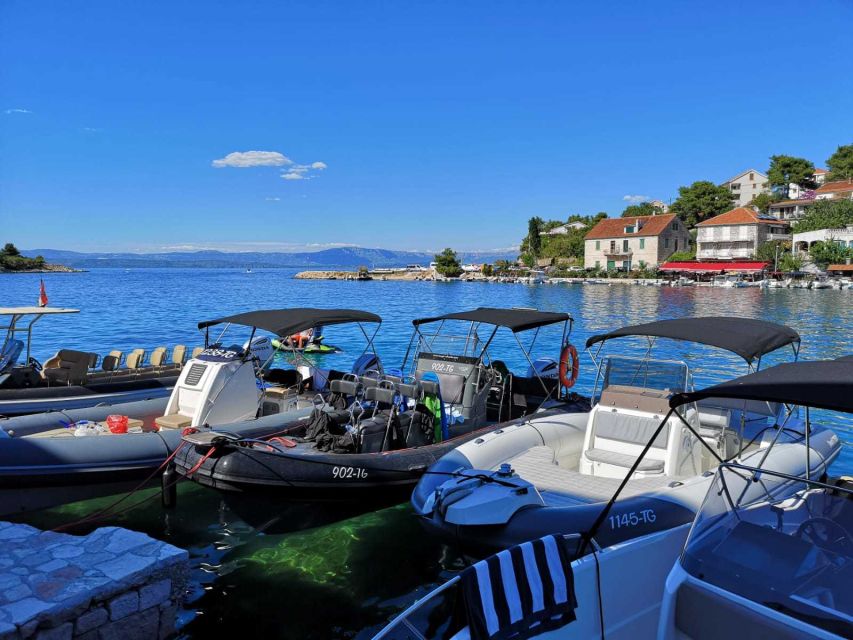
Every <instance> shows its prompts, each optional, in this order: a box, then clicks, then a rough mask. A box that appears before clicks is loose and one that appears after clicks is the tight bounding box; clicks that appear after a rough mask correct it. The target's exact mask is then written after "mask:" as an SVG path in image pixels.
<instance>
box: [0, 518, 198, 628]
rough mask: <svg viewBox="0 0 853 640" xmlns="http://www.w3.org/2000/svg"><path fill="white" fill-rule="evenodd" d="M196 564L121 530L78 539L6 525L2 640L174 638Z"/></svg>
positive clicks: (1, 562)
mask: <svg viewBox="0 0 853 640" xmlns="http://www.w3.org/2000/svg"><path fill="white" fill-rule="evenodd" d="M188 560H189V556H188V554H187V552H186V551H184V550H183V549H179V548H177V547H174V546H172V545H170V544H167V543H165V542H160V541H158V540H154V539H153V538H150V537H149V536H147V535H145V534H142V533H137V532H135V531H128V530H127V529H121V528H118V527H104V528H101V529H97V530H95V531H93V532H92V533H90V534H89V535H86V536H72V535H67V534H62V533H54V532H51V531H40V530H38V529H35V528H33V527H30V526H28V525H24V524H12V523H8V522H0V640H23V639H25V638H34V639H35V640H59V639H63V640H65V639H70V638H80V639H85V640H113V639H116V640H134V639H136V638H139V639H140V640H141V639H143V638H145V639H148V638H161V639H162V638H167V637H169V636H171V635H173V634H174V632H175V618H176V614H177V610H178V607H179V605H180V601H181V598H182V595H183V593H184V591H185V586H186V580H187V575H188V572H189V568H188Z"/></svg>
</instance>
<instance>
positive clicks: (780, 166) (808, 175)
mask: <svg viewBox="0 0 853 640" xmlns="http://www.w3.org/2000/svg"><path fill="white" fill-rule="evenodd" d="M767 178H768V180H769V181H770V186H771V187H773V189H774V190H775V191H777V192H778V193H782V194H784V196H785V197H786V198H787V197H788V191H789V188H790V185H791V184H796V185H799V186H800V187H802V188H804V189H812V188H814V186H815V181H814V163H812V162H811V161H809V160H806V159H805V158H795V157H794V156H782V155H780V156H770V168H769V169H768V170H767Z"/></svg>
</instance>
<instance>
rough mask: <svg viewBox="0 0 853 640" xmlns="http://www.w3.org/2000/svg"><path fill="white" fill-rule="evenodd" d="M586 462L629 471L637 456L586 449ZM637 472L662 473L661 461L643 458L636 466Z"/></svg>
mask: <svg viewBox="0 0 853 640" xmlns="http://www.w3.org/2000/svg"><path fill="white" fill-rule="evenodd" d="M585 455H586V457H587V459H588V460H592V461H593V462H603V463H604V464H612V465H615V466H617V467H624V468H625V469H630V468H631V467H632V466H633V465H634V462H635V461H636V460H637V456H629V455H626V454H624V453H616V452H615V451H605V450H604V449H588V450H587V451H586V452H585ZM637 471H655V472H659V473H663V460H650V459H649V458H643V459H642V460H641V461H640V464H639V465H637Z"/></svg>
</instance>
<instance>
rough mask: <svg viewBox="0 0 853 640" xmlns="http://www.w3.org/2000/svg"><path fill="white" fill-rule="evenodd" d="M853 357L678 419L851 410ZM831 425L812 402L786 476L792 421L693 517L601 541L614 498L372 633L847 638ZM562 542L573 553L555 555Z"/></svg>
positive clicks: (672, 407)
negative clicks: (750, 408)
mask: <svg viewBox="0 0 853 640" xmlns="http://www.w3.org/2000/svg"><path fill="white" fill-rule="evenodd" d="M851 365H853V362H849V361H848V362H843V361H820V362H794V363H788V364H782V365H779V366H776V367H772V368H768V369H765V370H763V371H759V372H756V373H752V374H749V375H746V376H743V377H740V378H737V379H735V380H732V381H730V382H725V383H722V384H719V385H716V386H713V387H710V388H707V389H703V390H701V391H697V392H694V393H683V394H675V395H673V396H672V397H671V398H670V399H669V401H668V403H667V404H668V413H669V412H672V413H673V414H674V415H676V414H677V415H681V416H682V417H684V418H685V419H686V418H687V412H689V411H690V407H691V406H694V407H695V406H697V405H698V406H701V405H702V404H703V403H704V402H706V401H709V400H713V403H714V404H720V403H731V404H743V403H744V402H746V403H747V404H752V405H758V404H769V405H774V404H779V405H784V406H785V407H786V408H785V409H784V414H783V415H782V420H783V424H784V428H785V429H789V428H794V424H792V423H790V422H787V423H786V422H785V421H787V420H790V418H791V417H792V416H793V415H795V414H797V413H799V415H800V416H801V417H803V412H802V409H803V408H804V407H813V408H820V409H823V410H828V411H838V412H843V413H846V414H848V416H849V414H851V413H853V402H851V398H853V367H851ZM798 405H799V406H800V409H799V410H798V409H797V406H798ZM821 421H822V422H823V425H824V426H822V427H819V426H816V425H815V424H813V423H812V421H811V419H810V415H809V412H808V409H807V408H806V410H805V416H804V420H803V421H802V422H800V423H799V424H797V425H796V428H798V429H799V428H801V429H802V430H803V431H802V435H803V437H804V439H803V440H802V441H800V443H799V444H798V445H795V447H796V448H797V449H798V451H797V452H798V454H799V455H800V456H801V460H800V461H799V462H796V461H794V460H793V459H790V460H786V465H785V466H789V471H790V473H787V472H779V471H775V470H773V469H772V468H770V467H769V466H768V463H769V462H770V460H771V459H772V457H773V454H772V450H773V449H775V448H777V447H780V446H783V447H788V448H789V453H788V454H786V458H790V451H791V450H792V448H791V445H790V443H789V444H780V442H779V441H780V440H781V438H782V434H783V433H784V431H783V430H782V429H776V430H774V433H773V438H771V440H770V441H769V442H767V443H766V446H765V447H764V450H763V453H765V454H766V456H752V464H750V465H744V464H741V463H734V462H725V463H722V464H720V465H719V467H718V468H717V470H716V472H715V473H714V474H712V476H713V477H712V478H710V479H709V481H708V483H707V493H706V494H705V496H704V500H703V501H702V506H701V508H700V509H699V510H698V513H697V514H696V516H695V519H694V520H691V521H689V522H687V523H684V524H681V525H678V526H676V527H673V528H671V529H666V530H660V531H655V532H651V533H647V534H645V535H641V536H638V537H634V538H631V539H628V540H625V541H622V542H618V543H615V544H613V545H610V546H599V543H600V541H601V540H602V538H601V533H602V532H603V530H604V529H606V527H607V523H608V521H609V519H610V517H611V514H613V516H614V517H615V514H616V513H617V512H618V511H619V504H620V501H618V497H619V493H618V492H616V493H614V494H613V495H612V496H611V499H610V500H609V501H608V502H607V505H606V507H605V508H604V509H602V510H601V513H600V515H599V518H598V519H597V520H596V522H595V523H593V525H592V526H591V527H590V528H588V529H586V530H585V531H583V532H580V533H567V534H563V535H558V536H545V537H543V538H541V539H533V540H531V541H527V542H523V543H520V544H519V545H517V546H515V547H511V548H510V549H508V550H504V551H501V552H500V553H498V554H497V555H496V556H491V557H489V558H487V559H485V560H482V561H481V562H478V563H475V564H474V565H471V566H470V567H468V568H466V569H465V570H463V571H462V572H461V573H460V574H459V575H457V576H454V577H453V578H451V579H450V580H449V581H447V582H445V583H444V584H442V585H441V586H439V587H438V588H436V589H434V590H433V591H432V592H431V593H429V594H428V595H426V596H425V597H422V598H419V599H418V600H417V602H415V603H414V604H413V605H412V606H410V607H409V608H408V609H406V610H404V611H403V612H401V613H400V614H399V615H398V616H396V617H395V618H394V620H393V621H391V623H390V624H388V625H387V626H386V627H385V628H384V629H382V630H381V631H379V633H377V634H376V635H375V636H374V638H375V640H389V639H392V638H394V639H400V640H402V639H403V638H447V639H454V640H462V639H463V638H475V637H476V638H481V637H500V638H503V637H512V638H529V637H537V638H543V639H551V638H554V639H558V638H559V639H560V640H575V639H577V640H581V639H583V640H586V639H588V638H605V637H606V638H608V639H609V640H633V639H634V638H660V639H662V640H676V639H677V640H690V639H696V640H698V639H700V638H713V639H723V638H741V637H743V638H780V639H785V640H793V639H794V638H821V639H824V640H829V639H839V640H840V638H850V637H851V636H853V599H851V597H850V583H851V579H853V573H851V572H853V487H851V484H850V481H849V479H843V478H842V479H838V478H835V479H833V478H829V477H827V475H826V462H827V461H826V460H825V459H815V458H814V449H813V448H811V447H809V446H808V443H809V441H810V440H811V438H813V437H815V436H817V435H819V434H820V436H819V437H820V439H821V440H822V441H824V442H826V441H827V438H825V437H824V435H823V434H826V432H827V427H828V426H829V425H831V424H832V422H833V416H832V415H831V414H828V413H823V414H822V415H821ZM780 426H782V425H780ZM832 437H835V436H830V438H829V440H831V439H832ZM777 438H778V439H777ZM653 440H654V437H653V436H652V437H650V439H649V441H648V442H647V444H648V445H649V447H648V448H646V450H645V453H646V454H647V455H648V454H649V453H650V452H652V451H653V447H652V446H651V445H652V443H653ZM836 440H837V437H836ZM774 441H775V442H774ZM833 446H834V445H833ZM644 457H645V456H640V457H639V458H638V459H643V458H644ZM788 463H790V464H788ZM770 466H774V467H775V466H778V465H777V464H775V463H774V464H772V465H770ZM797 469H799V471H800V473H795V472H794V471H795V470H797ZM549 538H550V539H549ZM554 538H556V539H557V540H555V539H554ZM558 541H560V542H563V544H562V545H559V546H563V547H565V548H566V549H567V550H568V552H567V553H565V554H557V553H556V550H557V548H558V544H556V542H558ZM543 623H544V624H543ZM483 627H487V629H486V630H485V631H484V630H483Z"/></svg>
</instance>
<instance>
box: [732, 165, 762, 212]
mask: <svg viewBox="0 0 853 640" xmlns="http://www.w3.org/2000/svg"><path fill="white" fill-rule="evenodd" d="M722 186H724V187H727V188H728V190H729V191H731V192H732V195H733V196H735V205H736V206H738V207H745V206H746V205H748V204H749V203H750V202H752V200H753V198H755V196H757V195H758V194H759V193H767V192H769V191H770V182H769V181H768V179H767V176H766V175H765V174H763V173H761V172H760V171H756V170H755V169H747V170H746V171H743V172H742V173H739V174H737V175H736V176H735V177H733V178H730V179H729V180H726V181H725V182H724V183H723V184H722Z"/></svg>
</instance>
